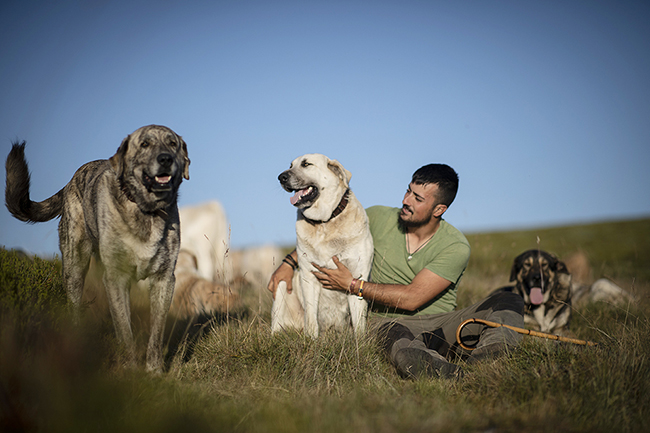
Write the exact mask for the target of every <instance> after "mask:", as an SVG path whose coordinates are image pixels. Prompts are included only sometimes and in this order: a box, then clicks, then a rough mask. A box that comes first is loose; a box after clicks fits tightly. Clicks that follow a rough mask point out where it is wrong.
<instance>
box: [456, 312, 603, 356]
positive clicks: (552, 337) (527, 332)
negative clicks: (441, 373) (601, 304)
mask: <svg viewBox="0 0 650 433" xmlns="http://www.w3.org/2000/svg"><path fill="white" fill-rule="evenodd" d="M470 323H480V324H483V325H485V326H489V327H491V328H499V327H501V326H503V327H504V328H508V329H512V330H513V331H515V332H517V333H519V334H524V335H532V336H533V337H542V338H548V339H550V340H557V341H564V342H566V343H573V344H581V345H583V346H596V345H597V343H594V342H593V341H587V340H578V339H576V338H569V337H560V336H559V335H554V334H546V333H544V332H538V331H531V330H530V329H524V328H517V327H514V326H510V325H504V324H502V323H496V322H490V321H489V320H483V319H474V318H472V319H467V320H465V321H464V322H463V323H461V324H460V325H459V326H458V329H456V341H457V342H458V344H459V345H460V347H462V348H463V349H465V350H470V351H471V350H474V349H476V348H475V347H469V346H466V345H464V344H463V342H462V341H460V333H461V331H462V330H463V328H464V327H465V326H466V325H468V324H470Z"/></svg>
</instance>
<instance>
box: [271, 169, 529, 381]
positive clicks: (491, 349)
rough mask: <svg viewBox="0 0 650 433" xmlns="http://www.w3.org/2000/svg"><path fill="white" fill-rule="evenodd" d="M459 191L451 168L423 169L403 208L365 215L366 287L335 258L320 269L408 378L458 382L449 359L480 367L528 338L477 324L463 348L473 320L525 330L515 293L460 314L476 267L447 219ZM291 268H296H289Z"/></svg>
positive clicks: (281, 271) (284, 272)
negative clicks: (360, 305) (358, 308)
mask: <svg viewBox="0 0 650 433" xmlns="http://www.w3.org/2000/svg"><path fill="white" fill-rule="evenodd" d="M457 191H458V175H457V174H456V172H455V171H454V170H453V169H452V168H451V167H449V166H447V165H445V164H429V165H425V166H424V167H421V168H420V169H418V170H417V171H416V172H415V173H414V174H413V178H412V180H411V183H410V184H409V187H408V189H407V191H406V194H405V195H404V199H403V200H402V207H401V208H390V207H384V206H373V207H370V208H368V209H367V210H366V212H367V214H368V219H369V222H370V231H371V233H372V236H373V242H374V257H373V266H372V271H371V276H370V281H368V282H365V281H364V282H361V281H359V280H356V279H354V278H353V277H352V274H351V273H350V271H349V270H348V269H347V268H346V267H345V266H344V265H343V264H341V263H340V262H339V261H338V259H337V258H336V257H334V258H333V260H334V263H335V264H336V266H337V268H336V269H326V268H323V267H320V266H317V265H316V264H314V266H315V267H316V268H317V269H318V272H314V275H316V277H317V278H318V280H319V281H320V282H321V284H322V285H323V287H324V288H326V289H330V290H340V291H344V292H348V293H353V294H356V295H360V296H363V298H365V299H366V300H368V302H369V303H370V310H371V313H370V329H372V330H374V331H375V332H378V333H379V336H380V341H381V342H382V345H383V347H384V349H385V350H386V353H387V355H388V357H389V359H390V360H391V362H392V363H393V364H394V365H395V366H396V367H397V370H398V372H399V373H400V375H401V376H403V377H418V376H421V375H432V376H441V377H453V376H456V375H457V374H459V373H460V368H459V367H458V366H457V365H455V364H453V363H451V362H449V361H448V360H447V358H450V359H451V358H453V357H454V356H457V357H462V358H465V357H468V360H470V361H472V360H477V359H481V358H484V357H488V356H489V357H491V356H495V355H498V354H500V353H503V352H504V351H506V350H507V349H508V348H513V347H515V346H516V345H517V344H519V341H521V338H522V337H521V335H519V334H517V333H516V332H514V331H512V330H509V329H507V328H504V327H500V328H487V327H485V326H483V325H479V324H471V325H468V326H466V327H465V328H464V332H463V335H462V338H463V340H464V341H465V342H466V344H471V343H469V342H470V341H473V342H476V341H478V343H477V344H476V349H475V350H474V351H472V352H470V353H469V354H468V352H467V351H466V350H464V349H462V348H460V347H459V346H458V344H457V342H456V329H457V328H458V325H460V323H462V322H463V321H464V320H466V319H468V318H479V319H486V320H490V321H493V322H497V323H503V324H507V325H511V326H516V327H523V323H524V322H523V310H524V304H523V300H522V299H521V298H520V297H519V296H517V295H516V294H513V293H509V292H501V293H496V294H493V295H491V296H489V297H488V298H487V299H485V300H484V301H482V302H479V303H477V304H475V305H472V306H470V307H467V308H464V309H462V310H459V311H453V310H454V309H455V307H456V294H457V287H458V283H459V281H460V278H461V276H462V275H463V273H464V271H465V268H466V266H467V263H468V261H469V254H470V247H469V243H468V242H467V239H466V238H465V236H463V234H462V233H461V232H460V231H459V230H457V229H456V228H454V227H453V226H452V225H451V224H449V223H447V222H446V221H445V220H443V219H442V215H443V214H444V213H445V212H446V210H447V209H448V208H449V206H450V205H451V203H452V202H453V201H454V199H455V197H456V193H457ZM295 259H296V252H295V251H293V252H292V253H291V254H290V255H289V257H288V258H287V261H285V262H283V264H281V265H280V267H279V268H278V269H277V270H276V272H275V273H274V274H273V276H272V277H271V281H270V282H269V290H271V292H273V293H274V294H275V290H276V288H277V285H278V283H279V282H280V281H282V280H284V281H286V282H287V285H288V289H289V290H291V278H292V277H293V266H292V264H291V263H294V262H295ZM287 262H290V263H287Z"/></svg>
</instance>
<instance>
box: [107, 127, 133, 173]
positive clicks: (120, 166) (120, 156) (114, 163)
mask: <svg viewBox="0 0 650 433" xmlns="http://www.w3.org/2000/svg"><path fill="white" fill-rule="evenodd" d="M130 140H131V136H130V135H128V136H127V137H126V138H125V139H124V140H122V144H120V147H118V148H117V152H115V155H113V156H111V157H110V158H109V159H108V162H110V163H111V168H112V169H113V171H114V172H115V175H116V176H117V178H118V179H119V178H120V177H122V174H123V173H124V158H125V156H126V151H127V150H128V149H129V141H130Z"/></svg>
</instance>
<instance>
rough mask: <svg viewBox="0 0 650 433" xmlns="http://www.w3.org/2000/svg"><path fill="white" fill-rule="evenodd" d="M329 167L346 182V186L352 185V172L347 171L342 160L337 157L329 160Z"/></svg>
mask: <svg viewBox="0 0 650 433" xmlns="http://www.w3.org/2000/svg"><path fill="white" fill-rule="evenodd" d="M327 168H329V169H330V170H331V171H332V172H334V173H335V174H336V175H337V176H338V177H339V178H340V179H341V180H342V181H343V182H344V183H345V186H349V185H350V179H352V173H350V172H349V171H347V170H346V169H345V168H344V167H343V166H342V165H341V163H340V162H338V161H337V160H335V159H330V160H329V161H328V162H327Z"/></svg>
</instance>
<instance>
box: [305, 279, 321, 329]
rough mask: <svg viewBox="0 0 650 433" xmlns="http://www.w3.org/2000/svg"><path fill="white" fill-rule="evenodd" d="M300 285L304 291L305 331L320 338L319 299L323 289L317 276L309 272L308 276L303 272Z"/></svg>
mask: <svg viewBox="0 0 650 433" xmlns="http://www.w3.org/2000/svg"><path fill="white" fill-rule="evenodd" d="M307 272H309V271H307ZM310 277H311V278H310ZM300 285H301V288H302V291H303V292H302V294H303V307H304V309H305V332H306V333H307V335H309V336H310V337H312V338H318V331H319V329H318V301H319V297H320V290H321V287H320V283H319V282H318V280H317V279H316V277H314V276H313V275H312V274H311V272H309V274H308V275H307V278H305V277H304V276H303V275H302V273H301V275H300Z"/></svg>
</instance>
